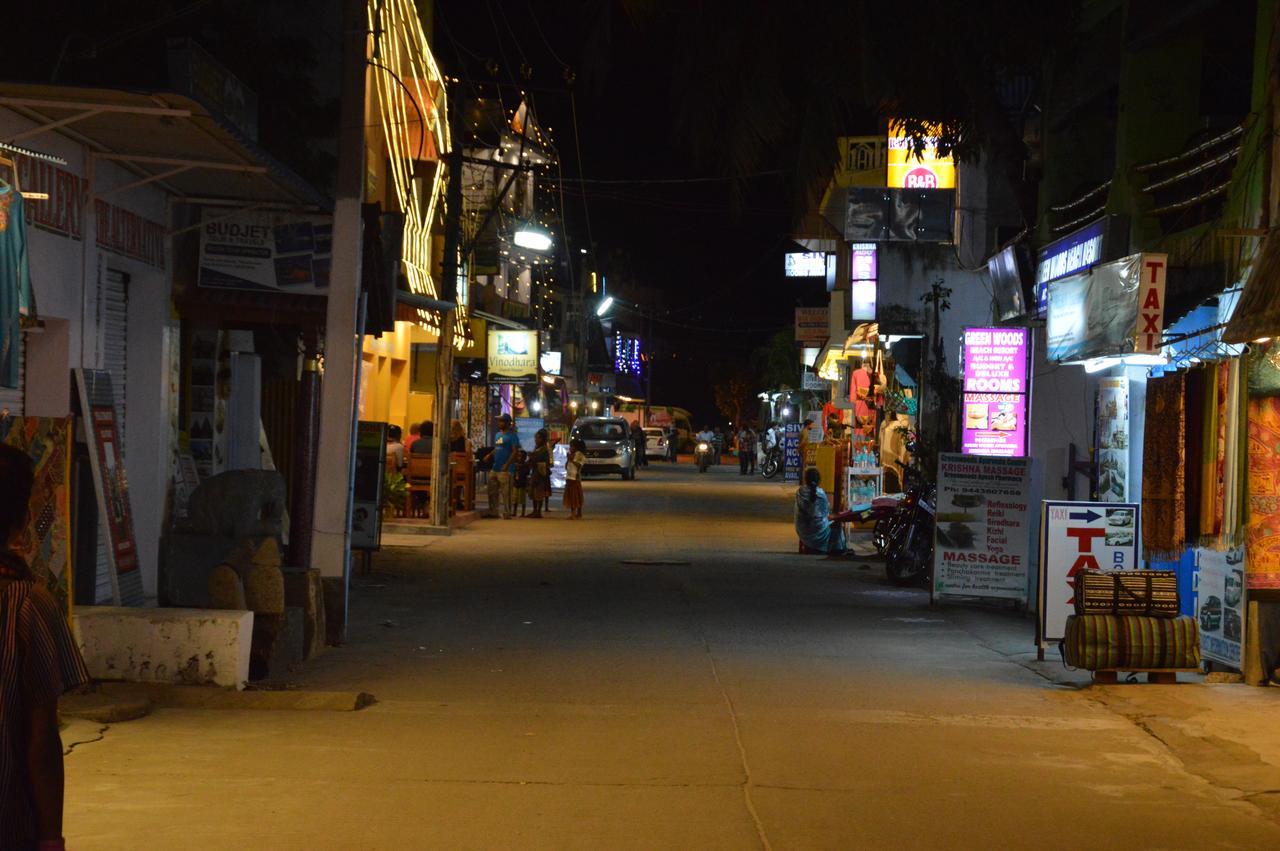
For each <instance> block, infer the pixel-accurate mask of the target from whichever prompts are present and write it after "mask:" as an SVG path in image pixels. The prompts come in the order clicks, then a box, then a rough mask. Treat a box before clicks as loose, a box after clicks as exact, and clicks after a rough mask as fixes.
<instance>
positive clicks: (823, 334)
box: [796, 307, 831, 343]
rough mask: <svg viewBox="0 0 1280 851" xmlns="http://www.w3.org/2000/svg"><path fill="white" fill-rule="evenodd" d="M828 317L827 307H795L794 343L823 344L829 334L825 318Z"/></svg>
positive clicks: (828, 310)
mask: <svg viewBox="0 0 1280 851" xmlns="http://www.w3.org/2000/svg"><path fill="white" fill-rule="evenodd" d="M830 315H831V309H830V308H828V307H797V308H796V342H797V343H825V342H826V341H827V335H828V333H829V329H828V328H827V317H828V316H830Z"/></svg>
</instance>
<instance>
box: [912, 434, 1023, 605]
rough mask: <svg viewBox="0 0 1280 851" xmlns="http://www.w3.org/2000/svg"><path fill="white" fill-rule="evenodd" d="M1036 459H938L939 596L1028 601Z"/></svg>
mask: <svg viewBox="0 0 1280 851" xmlns="http://www.w3.org/2000/svg"><path fill="white" fill-rule="evenodd" d="M1031 493H1032V483H1031V459H1030V458H991V457H983V456H973V455H960V454H956V453H951V452H947V453H943V454H941V455H939V456H938V501H937V515H936V523H935V524H934V527H935V528H934V548H933V564H934V567H933V577H934V595H935V596H939V597H944V596H957V597H992V598H996V599H1003V600H1018V601H1020V602H1026V599H1027V571H1028V569H1029V566H1030V564H1031V529H1032V522H1031V510H1032V506H1031Z"/></svg>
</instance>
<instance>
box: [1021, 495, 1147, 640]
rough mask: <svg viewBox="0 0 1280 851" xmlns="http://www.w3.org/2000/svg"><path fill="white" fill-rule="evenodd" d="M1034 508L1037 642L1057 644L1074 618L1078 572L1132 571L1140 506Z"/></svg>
mask: <svg viewBox="0 0 1280 851" xmlns="http://www.w3.org/2000/svg"><path fill="white" fill-rule="evenodd" d="M1040 505H1041V508H1040V586H1039V587H1040V605H1039V611H1040V619H1039V622H1038V626H1039V630H1038V632H1039V635H1038V636H1037V644H1038V646H1039V647H1041V648H1043V647H1045V646H1046V645H1048V644H1051V643H1053V642H1057V641H1060V640H1061V639H1062V638H1063V636H1065V635H1066V631H1067V617H1068V616H1070V615H1073V614H1075V608H1074V606H1075V584H1074V577H1075V575H1076V574H1077V573H1079V572H1080V571H1082V570H1137V569H1138V567H1139V566H1140V565H1141V561H1139V559H1138V530H1139V529H1140V528H1142V526H1141V521H1142V507H1141V506H1139V505H1138V504H1136V503H1131V502H1128V503H1119V502H1058V501H1056V500H1044V501H1043V502H1042V503H1041V504H1040Z"/></svg>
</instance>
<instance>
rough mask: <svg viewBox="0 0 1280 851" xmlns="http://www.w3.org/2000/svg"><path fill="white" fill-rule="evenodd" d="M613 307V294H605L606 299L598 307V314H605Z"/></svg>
mask: <svg viewBox="0 0 1280 851" xmlns="http://www.w3.org/2000/svg"><path fill="white" fill-rule="evenodd" d="M611 307H613V296H611V295H609V296H605V297H604V301H602V302H600V306H599V307H597V308H596V316H604V315H605V314H606V313H608V312H609V308H611Z"/></svg>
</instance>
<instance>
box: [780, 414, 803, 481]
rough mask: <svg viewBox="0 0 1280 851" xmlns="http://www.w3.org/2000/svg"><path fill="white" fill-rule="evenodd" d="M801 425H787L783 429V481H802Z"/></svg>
mask: <svg viewBox="0 0 1280 851" xmlns="http://www.w3.org/2000/svg"><path fill="white" fill-rule="evenodd" d="M800 425H801V424H800V423H785V424H784V425H783V427H782V465H783V466H782V480H783V481H784V482H798V481H800V468H801V458H800Z"/></svg>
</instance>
